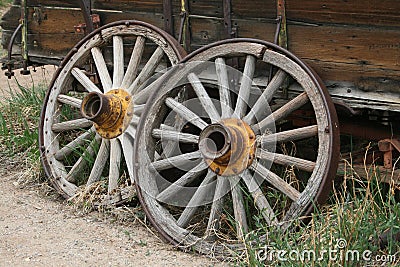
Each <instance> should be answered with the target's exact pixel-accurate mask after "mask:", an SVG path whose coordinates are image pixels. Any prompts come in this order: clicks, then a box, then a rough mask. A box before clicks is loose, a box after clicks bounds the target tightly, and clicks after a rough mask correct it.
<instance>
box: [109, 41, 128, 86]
mask: <svg viewBox="0 0 400 267" xmlns="http://www.w3.org/2000/svg"><path fill="white" fill-rule="evenodd" d="M113 57H114V73H113V84H112V88H120V87H121V84H122V80H123V78H124V42H123V40H122V37H121V36H118V35H115V36H113ZM106 92H107V91H106Z"/></svg>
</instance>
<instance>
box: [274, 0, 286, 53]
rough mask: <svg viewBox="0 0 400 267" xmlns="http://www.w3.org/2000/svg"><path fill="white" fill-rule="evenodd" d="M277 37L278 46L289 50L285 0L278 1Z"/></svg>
mask: <svg viewBox="0 0 400 267" xmlns="http://www.w3.org/2000/svg"><path fill="white" fill-rule="evenodd" d="M276 13H277V22H278V23H277V33H278V34H277V35H275V36H277V37H275V39H276V44H277V45H279V46H281V47H283V48H285V49H288V37H287V27H286V8H285V0H278V1H277V9H276Z"/></svg>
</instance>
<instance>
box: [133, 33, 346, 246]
mask: <svg viewBox="0 0 400 267" xmlns="http://www.w3.org/2000/svg"><path fill="white" fill-rule="evenodd" d="M238 42H253V43H258V44H261V45H265V46H266V47H267V48H270V49H273V50H274V51H277V52H279V53H281V54H284V55H285V56H287V57H289V58H290V59H291V60H293V61H294V62H296V63H297V64H299V65H300V66H301V67H302V68H303V69H304V70H305V71H306V73H307V74H308V75H309V76H310V77H311V78H312V80H313V82H314V84H315V85H316V87H317V88H318V91H319V93H320V94H321V96H322V101H323V103H324V105H325V108H326V110H327V117H328V118H327V119H328V125H329V129H330V131H331V133H332V134H330V135H329V137H330V147H329V150H330V151H331V152H332V153H330V154H329V156H328V161H327V168H326V169H327V172H326V173H325V175H324V177H323V178H322V180H321V185H320V187H319V190H318V192H317V193H316V195H315V198H314V199H315V202H314V203H311V204H310V206H309V207H308V208H306V209H305V211H304V212H303V215H305V216H308V215H310V214H311V213H312V212H313V210H314V209H315V208H316V207H317V206H318V204H323V203H324V202H326V200H327V198H328V194H329V192H330V191H331V187H332V182H333V178H334V176H335V174H336V170H337V167H338V162H339V154H340V147H339V145H340V139H339V121H338V118H337V115H336V110H335V107H334V105H333V102H332V100H331V97H330V95H329V93H328V91H327V89H326V87H325V85H324V84H323V82H322V80H321V79H320V77H319V76H318V75H317V74H316V73H315V72H314V70H312V69H311V68H310V67H309V66H308V65H307V64H306V63H304V62H303V61H301V60H300V59H299V58H298V57H297V56H295V55H294V54H293V53H291V52H289V51H288V50H286V49H284V48H282V47H280V46H278V45H276V44H273V43H270V42H267V41H263V40H258V39H252V38H235V39H227V40H222V41H218V42H215V43H212V44H209V45H206V46H203V47H201V48H199V49H197V50H196V51H194V52H192V53H190V54H188V55H187V56H186V57H185V58H183V59H182V60H181V61H180V62H179V63H186V62H188V61H190V60H191V59H192V58H193V57H195V56H196V55H198V54H200V53H202V52H204V51H205V50H208V49H211V48H213V47H216V46H219V45H224V44H228V43H238ZM178 66H179V64H178ZM171 73H172V72H171ZM165 76H169V75H168V73H167V74H166V75H165ZM158 93H159V92H158V91H157V90H155V91H154V92H153V93H152V94H151V95H150V97H149V98H151V99H155V97H156V96H157V94H158ZM149 110H150V105H147V106H146V108H145V110H144V112H143V114H142V115H143V116H146V114H147V113H148V112H149ZM143 124H144V121H143V120H140V122H139V125H138V129H139V128H141V127H143ZM137 143H138V142H135V148H134V157H138V153H139V151H138V150H137V149H136V148H137ZM134 173H135V179H136V176H137V169H136V168H135V169H134ZM135 187H136V193H137V196H138V198H139V201H140V203H141V206H142V208H143V210H144V212H145V214H146V216H147V219H148V220H149V221H150V222H151V224H152V225H153V227H154V228H156V230H157V232H158V233H160V235H161V236H162V237H163V238H164V239H165V240H166V241H168V242H169V243H171V244H172V245H174V246H178V247H179V244H180V242H179V241H177V240H175V239H174V238H173V237H171V236H169V235H168V234H167V233H166V232H165V231H164V230H163V229H162V227H160V226H159V225H158V223H157V222H156V221H155V219H154V217H152V216H151V213H150V211H149V209H148V207H147V205H146V203H145V202H144V201H143V199H144V198H143V193H142V191H141V189H140V187H139V186H138V183H137V182H136V183H135Z"/></svg>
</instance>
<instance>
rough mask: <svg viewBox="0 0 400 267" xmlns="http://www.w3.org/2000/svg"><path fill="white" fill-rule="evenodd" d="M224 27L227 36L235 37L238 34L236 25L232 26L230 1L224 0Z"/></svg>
mask: <svg viewBox="0 0 400 267" xmlns="http://www.w3.org/2000/svg"><path fill="white" fill-rule="evenodd" d="M223 7H224V27H225V30H226V36H227V38H228V39H229V38H236V37H237V35H238V29H237V27H232V1H231V0H224V1H223Z"/></svg>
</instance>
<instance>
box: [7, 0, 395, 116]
mask: <svg viewBox="0 0 400 267" xmlns="http://www.w3.org/2000/svg"><path fill="white" fill-rule="evenodd" d="M184 2H185V5H186V7H187V10H186V14H187V16H188V18H189V19H188V21H187V24H188V30H187V31H186V29H185V32H183V33H182V34H183V37H182V38H181V39H185V38H186V40H184V41H185V44H186V48H187V50H188V51H189V52H190V51H193V50H195V49H197V48H199V47H201V46H204V45H206V44H209V43H211V42H214V41H218V40H221V39H226V38H228V37H229V38H231V37H248V38H257V39H262V40H267V41H271V42H273V41H274V36H275V32H276V25H277V21H276V18H277V6H278V4H279V3H277V1H235V0H233V1H184ZM278 2H279V1H278ZM20 4H21V1H14V4H13V6H12V7H11V9H10V11H8V12H7V14H6V15H5V16H4V17H3V18H2V24H1V25H2V28H3V39H2V45H3V47H5V48H7V45H8V42H9V40H10V37H11V35H12V33H13V31H14V30H15V29H16V28H17V26H18V23H19V22H18V21H19V17H20V13H21V6H20ZM27 5H28V17H27V18H28V21H29V24H28V41H27V49H28V51H29V52H28V53H29V62H30V64H57V65H58V64H59V63H60V61H61V59H63V58H64V56H65V55H66V54H67V52H68V51H69V50H70V49H71V47H73V46H74V45H75V44H76V43H77V42H78V41H79V40H80V39H81V38H83V36H84V33H83V31H81V33H78V32H77V27H79V25H82V24H84V23H85V20H84V16H83V12H82V10H81V8H80V5H79V1H27ZM228 6H229V8H230V11H231V12H230V24H231V25H229V26H230V28H231V29H230V31H231V33H228V29H227V28H228V25H226V24H228V23H227V15H226V12H225V13H224V8H225V10H226V9H227V8H228ZM399 10H400V4H399V3H398V1H394V0H393V1H383V2H382V1H368V3H364V2H360V1H339V0H338V1H325V2H324V1H315V0H314V1H301V2H299V1H286V12H285V16H286V19H287V25H286V27H287V33H286V36H287V47H288V48H289V49H290V50H291V51H292V52H293V53H295V54H296V55H298V56H299V57H300V58H302V59H303V60H304V61H305V62H307V63H308V64H309V65H310V66H311V67H312V68H313V69H314V70H315V71H316V72H317V73H318V74H319V76H320V77H321V78H322V79H323V80H324V81H325V83H326V85H327V87H328V89H329V91H330V93H331V95H332V96H333V98H334V99H337V100H340V101H343V103H344V104H346V105H349V106H350V107H352V108H368V109H375V110H386V111H397V112H398V111H400V102H399V93H400V89H399V88H400V78H399V72H400V63H399V62H400V43H399V40H400V30H399V27H400V13H399ZM168 11H169V12H171V13H170V17H171V18H172V21H171V22H169V21H167V18H168V15H169V12H168ZM278 12H282V11H279V9H278ZM91 13H93V14H98V15H99V16H100V25H104V24H107V23H110V22H112V21H117V20H123V19H136V20H141V21H145V22H148V23H150V24H152V25H155V26H157V27H160V28H164V29H166V30H167V31H169V32H170V33H172V35H173V36H175V37H176V38H177V39H178V37H179V35H180V31H181V30H180V26H181V18H182V7H181V1H163V2H162V1H92V3H91ZM224 14H225V16H224ZM185 23H186V22H185ZM166 27H167V28H166ZM13 51H14V53H16V54H17V53H18V41H17V43H16V44H15V48H14V50H13Z"/></svg>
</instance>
